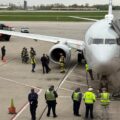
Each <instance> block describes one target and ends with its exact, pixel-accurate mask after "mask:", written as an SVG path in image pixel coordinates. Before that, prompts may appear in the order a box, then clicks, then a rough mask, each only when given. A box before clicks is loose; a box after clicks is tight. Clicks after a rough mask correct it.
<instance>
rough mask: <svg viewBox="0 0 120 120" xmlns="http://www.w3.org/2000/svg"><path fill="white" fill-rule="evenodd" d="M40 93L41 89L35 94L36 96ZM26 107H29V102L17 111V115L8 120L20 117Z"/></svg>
mask: <svg viewBox="0 0 120 120" xmlns="http://www.w3.org/2000/svg"><path fill="white" fill-rule="evenodd" d="M41 92H42V89H39V91H38V92H37V94H38V95H40V93H41ZM28 106H29V102H27V103H26V104H25V105H24V106H23V107H22V108H21V109H20V110H19V111H18V113H17V114H16V115H15V116H13V118H12V119H10V120H16V119H17V118H18V117H19V116H20V115H21V113H22V112H23V111H24V110H25V109H26V108H27V107H28Z"/></svg>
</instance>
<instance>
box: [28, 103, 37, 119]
mask: <svg viewBox="0 0 120 120" xmlns="http://www.w3.org/2000/svg"><path fill="white" fill-rule="evenodd" d="M36 108H37V107H36V105H30V113H31V118H32V120H36Z"/></svg>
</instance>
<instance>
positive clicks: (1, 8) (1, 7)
mask: <svg viewBox="0 0 120 120" xmlns="http://www.w3.org/2000/svg"><path fill="white" fill-rule="evenodd" d="M8 8H9V6H0V10H6V9H8Z"/></svg>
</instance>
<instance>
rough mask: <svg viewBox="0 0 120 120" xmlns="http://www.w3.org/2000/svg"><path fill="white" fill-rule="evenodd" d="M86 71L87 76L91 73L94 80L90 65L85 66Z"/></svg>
mask: <svg viewBox="0 0 120 120" xmlns="http://www.w3.org/2000/svg"><path fill="white" fill-rule="evenodd" d="M85 70H86V76H87V73H88V72H89V75H90V78H91V80H94V77H93V72H92V69H90V68H89V65H88V64H87V63H86V64H85Z"/></svg>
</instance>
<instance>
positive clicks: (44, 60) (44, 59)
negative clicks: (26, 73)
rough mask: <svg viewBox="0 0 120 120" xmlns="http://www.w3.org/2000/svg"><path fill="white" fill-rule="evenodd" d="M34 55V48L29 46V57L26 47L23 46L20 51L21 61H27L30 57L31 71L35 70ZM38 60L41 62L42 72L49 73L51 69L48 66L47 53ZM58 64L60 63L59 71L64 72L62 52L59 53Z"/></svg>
mask: <svg viewBox="0 0 120 120" xmlns="http://www.w3.org/2000/svg"><path fill="white" fill-rule="evenodd" d="M35 56H36V51H35V50H34V48H32V47H31V49H30V58H29V53H28V50H27V48H26V47H24V48H23V49H22V52H21V59H22V63H28V62H29V59H30V61H31V64H32V72H35V67H36V58H35ZM40 61H41V63H42V68H43V74H44V73H49V72H50V71H51V69H50V67H49V62H50V59H49V56H48V55H47V54H43V56H42V57H41V59H40ZM59 65H60V72H61V73H65V57H64V55H63V54H62V53H60V57H59Z"/></svg>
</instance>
